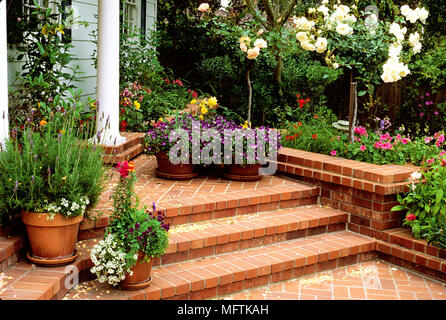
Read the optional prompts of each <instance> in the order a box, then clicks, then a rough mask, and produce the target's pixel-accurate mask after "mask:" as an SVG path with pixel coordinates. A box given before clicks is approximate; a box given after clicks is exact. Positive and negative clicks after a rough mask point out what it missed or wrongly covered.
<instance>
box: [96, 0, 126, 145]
mask: <svg viewBox="0 0 446 320" xmlns="http://www.w3.org/2000/svg"><path fill="white" fill-rule="evenodd" d="M119 3H120V0H99V8H98V50H97V52H98V83H97V84H98V106H97V113H96V116H97V119H96V130H97V132H99V135H100V136H99V143H100V144H102V145H106V146H112V145H120V144H122V143H124V142H125V141H126V139H125V137H122V136H121V135H120V134H119Z"/></svg>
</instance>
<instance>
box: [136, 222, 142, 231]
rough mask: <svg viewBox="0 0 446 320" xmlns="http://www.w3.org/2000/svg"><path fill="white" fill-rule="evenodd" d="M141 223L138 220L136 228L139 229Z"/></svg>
mask: <svg viewBox="0 0 446 320" xmlns="http://www.w3.org/2000/svg"><path fill="white" fill-rule="evenodd" d="M140 226H141V225H140V224H139V223H138V222H137V223H135V229H136V230H138V229H139V227H140Z"/></svg>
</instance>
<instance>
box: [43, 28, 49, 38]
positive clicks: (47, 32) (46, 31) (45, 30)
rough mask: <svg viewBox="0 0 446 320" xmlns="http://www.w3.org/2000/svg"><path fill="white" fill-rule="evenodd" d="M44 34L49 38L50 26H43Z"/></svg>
mask: <svg viewBox="0 0 446 320" xmlns="http://www.w3.org/2000/svg"><path fill="white" fill-rule="evenodd" d="M42 34H43V35H44V36H45V37H47V36H48V34H49V30H48V26H47V25H44V26H43V28H42Z"/></svg>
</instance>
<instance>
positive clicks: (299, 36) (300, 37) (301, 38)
mask: <svg viewBox="0 0 446 320" xmlns="http://www.w3.org/2000/svg"><path fill="white" fill-rule="evenodd" d="M296 38H297V40H299V41H300V42H303V41H308V35H307V33H306V32H304V31H300V32H298V33H297V34H296Z"/></svg>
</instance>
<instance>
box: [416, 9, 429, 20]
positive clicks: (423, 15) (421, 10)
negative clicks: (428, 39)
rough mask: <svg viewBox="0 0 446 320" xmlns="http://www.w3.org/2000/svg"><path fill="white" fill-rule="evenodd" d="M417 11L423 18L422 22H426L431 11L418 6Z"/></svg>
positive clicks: (419, 16)
mask: <svg viewBox="0 0 446 320" xmlns="http://www.w3.org/2000/svg"><path fill="white" fill-rule="evenodd" d="M415 11H416V12H417V14H418V18H419V19H420V20H421V22H423V23H424V22H426V19H427V17H428V16H429V11H427V10H426V9H425V8H424V7H423V8H416V9H415Z"/></svg>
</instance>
